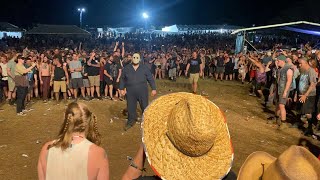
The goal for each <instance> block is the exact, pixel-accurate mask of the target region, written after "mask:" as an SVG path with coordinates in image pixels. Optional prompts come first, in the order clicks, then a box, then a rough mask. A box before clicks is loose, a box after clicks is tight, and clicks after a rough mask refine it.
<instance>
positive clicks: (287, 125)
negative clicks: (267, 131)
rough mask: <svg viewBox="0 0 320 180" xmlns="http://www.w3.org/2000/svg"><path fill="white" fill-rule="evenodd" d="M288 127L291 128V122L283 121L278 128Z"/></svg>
mask: <svg viewBox="0 0 320 180" xmlns="http://www.w3.org/2000/svg"><path fill="white" fill-rule="evenodd" d="M288 128H290V125H289V123H284V122H283V123H281V124H280V125H278V128H277V129H278V130H284V129H288Z"/></svg>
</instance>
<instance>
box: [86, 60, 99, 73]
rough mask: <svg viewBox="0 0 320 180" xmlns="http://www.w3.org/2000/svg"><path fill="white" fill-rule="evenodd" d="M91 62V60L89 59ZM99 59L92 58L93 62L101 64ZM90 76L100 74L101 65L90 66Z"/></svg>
mask: <svg viewBox="0 0 320 180" xmlns="http://www.w3.org/2000/svg"><path fill="white" fill-rule="evenodd" d="M88 62H89V61H88ZM99 63H100V62H99V60H98V59H92V60H91V64H94V65H97V64H99ZM87 71H88V76H98V75H99V74H100V68H99V67H94V66H88V69H87Z"/></svg>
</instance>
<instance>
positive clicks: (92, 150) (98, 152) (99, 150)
mask: <svg viewBox="0 0 320 180" xmlns="http://www.w3.org/2000/svg"><path fill="white" fill-rule="evenodd" d="M89 153H92V154H95V155H97V156H105V155H106V151H105V150H104V149H103V148H102V147H100V146H97V145H95V144H92V145H91V146H90V149H89Z"/></svg>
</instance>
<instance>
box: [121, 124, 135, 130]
mask: <svg viewBox="0 0 320 180" xmlns="http://www.w3.org/2000/svg"><path fill="white" fill-rule="evenodd" d="M132 126H133V125H131V124H126V126H125V127H124V128H123V130H124V131H128V130H129V129H130V128H132Z"/></svg>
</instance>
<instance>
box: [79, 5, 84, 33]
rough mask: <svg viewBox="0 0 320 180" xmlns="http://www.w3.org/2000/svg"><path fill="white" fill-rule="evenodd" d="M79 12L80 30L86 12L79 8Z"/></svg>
mask: <svg viewBox="0 0 320 180" xmlns="http://www.w3.org/2000/svg"><path fill="white" fill-rule="evenodd" d="M78 12H79V13H80V28H81V27H82V13H84V12H86V9H84V8H78Z"/></svg>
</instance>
